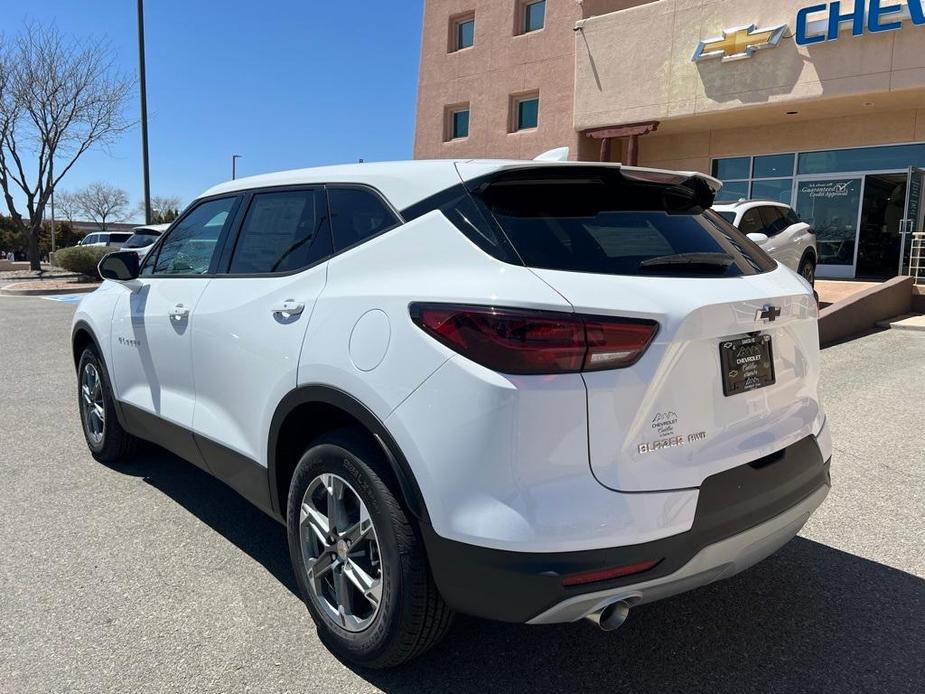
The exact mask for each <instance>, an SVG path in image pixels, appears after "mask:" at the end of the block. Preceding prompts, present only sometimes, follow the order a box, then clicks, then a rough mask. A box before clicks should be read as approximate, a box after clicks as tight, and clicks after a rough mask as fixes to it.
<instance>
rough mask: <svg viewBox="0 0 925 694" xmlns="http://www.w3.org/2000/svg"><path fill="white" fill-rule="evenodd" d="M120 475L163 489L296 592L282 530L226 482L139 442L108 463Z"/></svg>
mask: <svg viewBox="0 0 925 694" xmlns="http://www.w3.org/2000/svg"><path fill="white" fill-rule="evenodd" d="M111 467H112V469H113V470H115V471H117V472H121V473H123V474H127V475H132V476H135V477H141V478H142V479H144V481H145V482H146V483H147V484H150V485H151V486H152V487H154V488H155V489H158V490H159V491H161V492H163V493H164V494H166V495H167V496H169V497H170V498H171V499H173V500H174V501H175V502H177V503H178V504H180V505H181V506H182V507H183V508H185V509H186V510H187V511H189V512H190V513H192V514H193V515H194V516H196V517H197V518H198V519H199V520H201V521H202V522H203V523H205V524H206V525H208V526H209V527H210V528H212V529H213V530H215V532H217V533H218V534H220V535H222V536H223V537H224V538H225V539H226V540H228V541H229V542H231V543H233V544H234V545H236V546H237V547H238V548H239V549H241V550H242V551H244V552H246V553H247V554H248V555H250V557H251V558H252V559H254V560H255V561H257V562H258V563H259V564H261V565H262V566H263V567H264V568H265V569H266V570H267V571H269V572H270V573H271V574H273V576H274V577H275V578H276V579H277V580H278V581H279V582H280V583H282V584H283V585H284V586H286V588H288V589H289V591H291V592H292V593H293V594H294V595H298V588H297V586H296V582H295V578H294V577H293V575H292V567H291V566H290V564H289V545H288V542H287V540H286V529H285V527H283V526H282V525H280V524H279V523H277V522H276V521H275V520H273V519H272V518H270V517H269V516H268V515H266V514H265V513H263V511H261V510H259V509H258V508H257V507H255V506H254V505H252V504H251V503H250V502H248V501H246V500H245V499H244V498H242V497H241V496H240V495H239V494H238V493H237V492H235V491H234V490H233V489H231V487H228V486H227V485H225V484H224V483H223V482H220V481H219V480H218V479H216V478H215V477H212V476H211V475H209V474H208V473H206V472H204V471H202V470H200V469H199V468H197V467H196V466H195V465H193V464H192V463H188V462H186V461H185V460H182V459H181V458H178V457H177V456H175V455H173V454H172V453H169V452H167V451H165V450H164V449H162V448H159V447H157V446H155V445H153V444H148V443H143V444H142V448H141V450H139V452H138V455H137V456H136V458H135V459H134V460H132V462H130V463H120V464H118V465H114V466H111Z"/></svg>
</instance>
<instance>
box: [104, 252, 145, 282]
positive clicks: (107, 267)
mask: <svg viewBox="0 0 925 694" xmlns="http://www.w3.org/2000/svg"><path fill="white" fill-rule="evenodd" d="M139 265H140V263H139V260H138V254H137V253H136V252H135V251H116V252H115V253H110V254H109V255H107V256H105V257H104V258H103V259H102V260H101V261H100V265H99V270H100V277H102V278H103V279H104V280H114V281H116V282H128V281H129V280H133V279H135V278H136V277H138V271H139V269H140V268H139Z"/></svg>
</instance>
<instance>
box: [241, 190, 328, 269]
mask: <svg viewBox="0 0 925 694" xmlns="http://www.w3.org/2000/svg"><path fill="white" fill-rule="evenodd" d="M330 254H331V232H330V229H329V227H328V216H327V209H326V207H325V201H324V192H323V190H322V189H321V188H317V189H314V190H293V191H286V192H281V193H259V194H257V195H255V196H254V198H253V200H252V201H251V204H250V207H249V209H248V211H247V216H246V217H245V218H244V224H243V225H242V227H241V233H240V235H239V236H238V241H237V244H236V245H235V249H234V255H233V256H232V258H231V267H230V268H229V270H228V271H229V272H230V273H232V274H258V273H268V272H290V271H292V270H298V269H300V268H303V267H307V266H308V265H311V264H312V263H314V262H316V261H318V260H321V259H322V258H326V257H327V256H329V255H330Z"/></svg>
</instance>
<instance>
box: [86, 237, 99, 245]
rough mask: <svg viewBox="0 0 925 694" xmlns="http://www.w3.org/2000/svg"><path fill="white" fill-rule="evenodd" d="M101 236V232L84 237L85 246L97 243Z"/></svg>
mask: <svg viewBox="0 0 925 694" xmlns="http://www.w3.org/2000/svg"><path fill="white" fill-rule="evenodd" d="M99 238H100V235H99V234H90V235H89V236H86V237H84V240H83V244H84V245H85V246H88V245H90V244H91V243H96V242H97V240H98V239H99Z"/></svg>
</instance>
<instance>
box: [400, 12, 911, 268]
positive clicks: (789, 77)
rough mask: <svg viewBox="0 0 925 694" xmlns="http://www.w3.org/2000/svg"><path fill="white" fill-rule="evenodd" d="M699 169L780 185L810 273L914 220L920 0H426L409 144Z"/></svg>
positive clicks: (854, 257)
mask: <svg viewBox="0 0 925 694" xmlns="http://www.w3.org/2000/svg"><path fill="white" fill-rule="evenodd" d="M561 146H568V147H570V149H571V158H573V159H577V160H581V161H622V162H625V163H630V164H639V165H641V166H652V167H659V168H669V169H683V170H692V171H702V172H706V173H711V174H713V175H714V176H716V177H717V178H720V179H721V180H723V182H724V184H725V185H724V189H723V191H722V192H721V194H720V197H721V199H723V200H729V201H735V200H739V199H741V198H761V199H773V200H779V201H783V202H786V203H788V204H791V205H792V206H793V207H795V208H796V210H797V213H798V214H799V215H800V216H801V217H803V218H804V219H805V220H806V221H809V222H811V223H812V224H813V225H814V227H815V228H816V231H817V236H818V247H819V255H820V257H819V263H820V264H819V268H818V275H819V276H820V277H842V278H851V277H863V278H886V277H892V276H894V275H896V274H901V273H903V272H904V271H905V267H904V263H908V256H909V247H910V241H911V238H912V233H913V232H921V231H925V227H923V215H925V200H923V183H925V173H923V170H922V169H925V0H857V2H856V3H855V2H852V0H842V2H831V3H825V2H821V0H815V2H814V0H774V1H773V2H769V1H768V0H538V1H537V0H425V10H424V29H423V41H422V50H421V74H420V81H419V89H418V106H417V130H416V136H415V156H416V157H418V158H457V157H503V158H518V159H530V158H533V157H535V156H536V155H538V154H539V153H541V152H543V151H546V150H549V149H553V148H555V147H561Z"/></svg>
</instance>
